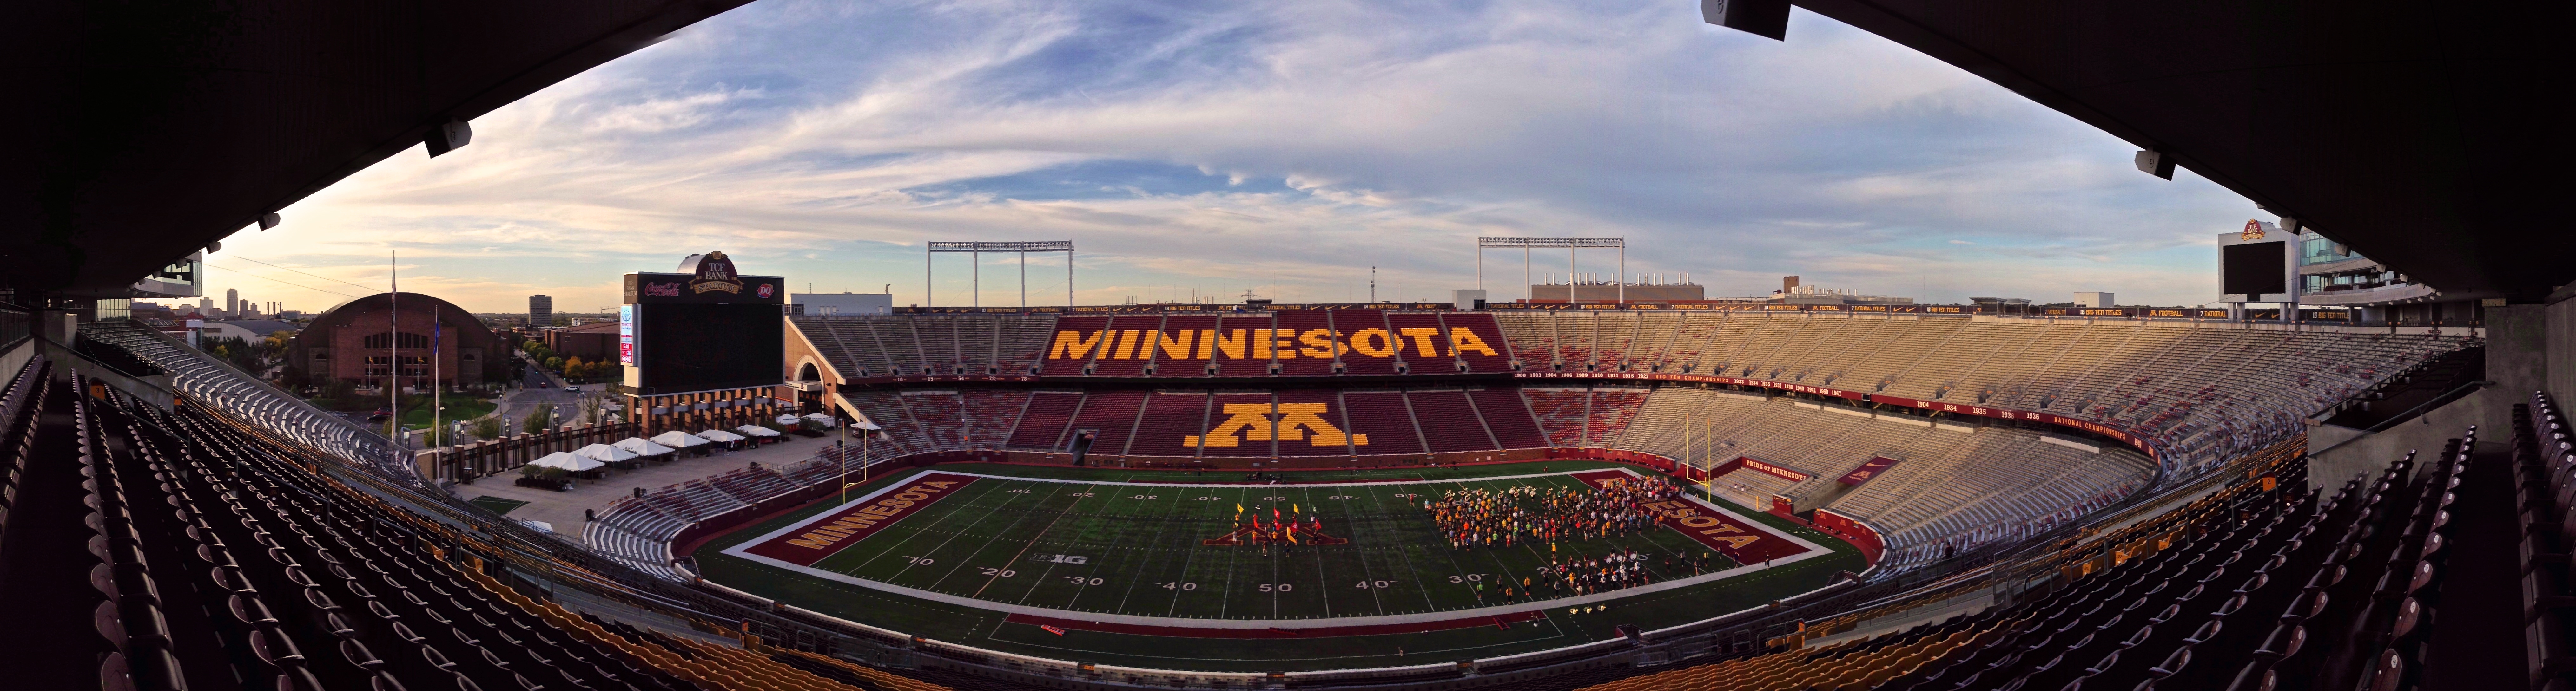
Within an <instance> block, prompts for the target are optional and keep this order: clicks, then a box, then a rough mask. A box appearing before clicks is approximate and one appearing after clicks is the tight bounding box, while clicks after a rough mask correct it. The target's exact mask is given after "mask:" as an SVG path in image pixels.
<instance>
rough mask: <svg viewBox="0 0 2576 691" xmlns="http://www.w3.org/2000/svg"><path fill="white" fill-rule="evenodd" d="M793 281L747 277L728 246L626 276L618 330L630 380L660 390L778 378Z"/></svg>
mask: <svg viewBox="0 0 2576 691" xmlns="http://www.w3.org/2000/svg"><path fill="white" fill-rule="evenodd" d="M786 285H787V282H786V279H785V278H783V277H779V276H744V275H742V274H741V273H740V272H738V271H736V270H735V269H734V265H733V260H732V259H731V258H728V257H726V256H725V254H724V253H723V252H708V253H706V254H692V255H689V257H688V258H687V259H685V260H682V261H681V262H680V268H679V271H678V272H675V273H640V272H639V273H631V274H627V275H626V304H625V305H624V306H622V307H620V308H619V309H618V328H617V334H618V359H619V361H620V362H621V363H623V364H625V365H626V386H627V387H628V388H630V389H632V390H633V391H634V392H635V393H637V394H642V395H655V394H675V393H689V392H694V391H713V390H720V389H738V388H745V387H753V386H769V385H773V384H777V383H779V382H780V381H782V376H781V374H780V372H781V367H782V365H781V363H782V362H783V358H784V357H785V356H784V355H783V352H784V349H785V346H786V343H785V337H784V335H783V329H784V328H785V327H783V326H782V325H781V322H780V320H781V319H782V315H783V314H784V313H785V309H786V307H785V305H786V289H785V286H786Z"/></svg>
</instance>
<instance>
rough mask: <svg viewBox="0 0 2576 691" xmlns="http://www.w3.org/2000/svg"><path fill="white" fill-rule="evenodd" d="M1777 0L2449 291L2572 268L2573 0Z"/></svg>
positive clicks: (2524, 291)
mask: <svg viewBox="0 0 2576 691" xmlns="http://www.w3.org/2000/svg"><path fill="white" fill-rule="evenodd" d="M1795 1H1796V4H1797V5H1798V6H1799V7H1804V8H1807V9H1809V10H1811V11H1814V12H1816V13H1817V14H1821V15H1824V16H1826V17H1830V18H1833V19H1835V20H1837V21H1841V22H1844V23H1846V24H1850V25H1852V26H1855V27H1859V28H1861V29H1863V30H1866V31H1869V32H1871V33H1875V34H1878V35H1880V36H1884V37H1886V38H1888V39H1891V40H1894V41H1896V42H1897V43H1900V44H1903V45H1905V46H1908V47H1911V48H1913V49H1915V50H1918V51H1922V52H1923V53H1925V54H1928V55H1931V56H1932V57H1935V58H1938V59H1940V60H1943V61H1945V62H1948V63H1950V64H1952V65H1956V66H1958V67H1960V68H1962V69H1965V70H1967V71H1969V72H1971V73H1974V74H1976V75H1978V76H1981V77H1985V78H1986V79H1989V80H1993V81H1994V82H1995V83H1997V84H2001V85H2003V86H2004V87H2006V88H2010V89H2012V90H2013V91H2015V92H2018V93H2020V94H2021V95H2023V96H2025V97H2028V98H2030V99H2031V100H2033V101H2037V102H2039V103H2040V104H2042V105H2046V106H2048V107H2050V108H2054V109H2056V110H2058V111H2060V112H2063V113H2066V114H2067V115H2070V116H2074V117H2075V118H2076V119H2077V120H2081V121H2083V122H2085V123H2088V124H2091V125H2093V126H2095V127H2099V128H2101V129H2102V130H2103V131H2106V132H2109V133H2111V134H2113V135H2116V136H2118V137H2120V138H2122V139H2126V140H2128V141H2129V142H2131V143H2133V144H2136V145H2138V147H2139V148H2141V149H2154V150H2157V151H2161V152H2165V153H2168V154H2170V155H2172V156H2173V157H2175V158H2176V159H2178V161H2179V163H2180V165H2181V167H2183V168H2186V169H2189V170H2190V171H2191V172H2193V173H2196V174H2199V175H2201V176H2203V177H2206V178H2209V179H2211V180H2214V181H2217V182H2218V183H2219V184H2220V185H2224V186H2226V187H2227V188H2228V189H2230V190H2234V191H2236V192H2237V193H2239V194H2243V195H2244V196H2246V197H2247V198H2249V199H2252V200H2254V201H2255V202H2256V203H2257V204H2260V205H2262V206H2263V207H2264V208H2266V209H2268V210H2270V211H2271V212H2273V213H2276V214H2280V215H2284V216H2290V217H2295V218H2298V219H2300V220H2301V221H2303V222H2305V223H2307V224H2308V225H2309V226H2310V228H2311V229H2312V230H2315V231H2318V232H2321V233H2323V234H2325V235H2326V236H2327V237H2330V238H2333V239H2335V240H2337V241H2341V242H2345V243H2348V244H2350V245H2351V246H2352V247H2353V248H2354V249H2355V250H2356V251H2358V252H2360V253H2361V254H2364V255H2368V256H2369V257H2370V258H2372V259H2374V260H2379V261H2381V262H2382V263H2385V264H2387V265H2388V266H2390V267H2393V268H2395V269H2396V270H2397V271H2399V272H2402V273H2405V274H2407V276H2408V277H2409V278H2412V279H2415V280H2419V281H2423V282H2425V283H2428V284H2430V285H2432V286H2434V287H2435V288H2438V289H2441V290H2443V291H2445V292H2446V293H2449V294H2460V293H2474V294H2484V295H2495V296H2510V297H2515V298H2519V299H2526V300H2527V299H2535V298H2539V297H2541V296H2543V295H2545V294H2547V293H2548V291H2549V290H2550V289H2551V287H2553V286H2557V285H2562V284H2566V283H2569V282H2571V281H2576V261H2570V257H2571V256H2576V254H2571V250H2576V233H2570V232H2567V231H2566V230H2565V225H2566V224H2567V223H2568V221H2567V218H2568V215H2569V213H2568V210H2567V207H2568V205H2567V203H2566V200H2567V199H2568V198H2570V193H2569V192H2568V189H2569V187H2570V182H2571V175H2570V172H2569V171H2570V170H2571V164H2570V163H2569V161H2570V155H2569V154H2570V153H2571V152H2570V149H2571V148H2576V147H2571V142H2576V131H2572V129H2571V127H2570V126H2569V125H2568V124H2567V122H2568V115H2567V113H2566V111H2564V110H2563V109H2561V108H2558V107H2555V106H2551V105H2549V104H2552V103H2556V102H2557V101H2558V99H2560V98H2565V97H2566V94H2568V93H2570V88H2569V87H2570V86H2571V82H2576V69H2571V67H2576V65H2571V64H2570V63H2571V58H2570V55H2571V52H2570V51H2568V50H2566V48H2565V38H2564V30H2565V27H2566V26H2568V25H2569V24H2570V22H2569V20H2570V19H2576V4H2571V3H2564V2H2554V3H2553V2H2513V1H2501V0H2465V1H2463V2H2450V3H2403V2H2389V1H2387V0H2376V1H2366V2H2359V3H2354V2H2337V1H2333V0H2284V1H2266V0H2252V1H2249V0H2177V1H2174V2H2145V3H2140V2H2104V1H2102V0H2074V1H2068V0H1996V1H1992V2H1969V3H1962V2H1955V1H1951V0H1795ZM1788 40H1791V41H1795V40H1798V37H1797V36H1795V35H1792V36H1789V37H1788ZM2230 229H2232V227H2230V228H2212V229H2211V231H2212V232H2217V231H2225V230H2230ZM2212 286H2213V287H2212V290H2213V291H2214V290H2215V278H2213V279H2212Z"/></svg>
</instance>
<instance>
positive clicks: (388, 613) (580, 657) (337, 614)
mask: <svg viewBox="0 0 2576 691" xmlns="http://www.w3.org/2000/svg"><path fill="white" fill-rule="evenodd" d="M42 382H43V379H40V378H32V377H31V378H25V379H20V380H16V381H13V382H12V388H13V390H14V389H15V387H17V386H19V385H31V386H39V387H41V386H42ZM68 383H69V384H70V386H68V387H51V388H45V389H44V391H43V393H44V395H43V397H42V399H41V401H40V402H39V405H40V406H41V408H42V409H43V410H44V411H45V415H44V419H45V420H46V421H45V422H44V424H43V426H44V427H46V428H47V429H46V430H45V431H43V432H40V436H42V437H43V438H42V439H40V440H39V442H38V444H37V445H36V446H35V449H34V453H31V454H13V458H14V460H17V461H20V462H21V465H23V466H24V467H25V470H26V479H27V480H28V481H29V482H28V483H27V484H28V486H27V487H26V490H27V491H25V492H21V493H19V494H18V498H19V499H20V500H22V501H21V502H20V506H19V507H13V508H23V509H26V510H23V511H13V512H12V513H11V516H10V518H11V519H12V522H13V525H11V526H10V528H11V530H10V531H9V535H10V536H11V538H12V544H9V545H8V546H7V550H6V551H5V555H6V558H7V559H8V560H9V562H10V564H9V565H10V566H13V567H17V568H11V569H9V570H8V576H7V578H6V579H5V580H0V595H6V596H7V599H8V601H9V602H11V603H13V604H12V608H11V618H10V620H11V624H10V626H8V627H5V628H6V629H7V630H8V633H7V634H6V635H7V636H8V637H9V640H8V643H9V645H7V646H5V648H0V664H6V665H7V667H8V669H9V670H10V672H9V675H10V681H9V683H10V685H12V686H15V687H19V688H46V689H56V688H60V689H76V688H105V689H145V690H152V691H160V690H173V689H189V688H196V689H219V688H253V687H255V688H264V689H291V690H298V691H302V690H313V691H319V690H322V689H370V688H372V689H403V688H416V689H417V688H457V689H535V688H546V687H563V688H590V689H654V690H662V689H669V690H677V689H690V688H742V687H744V686H746V685H744V684H740V683H731V682H733V681H735V680H732V679H727V678H726V677H728V676H739V675H736V674H734V673H732V672H729V671H726V670H714V669H707V668H706V667H704V666H691V665H683V664H674V661H672V660H669V659H665V658H655V657H651V656H636V655H632V654H629V653H628V652H627V651H625V650H622V649H619V648H616V647H614V646H607V645H602V644H601V641H600V640H599V639H598V638H597V637H596V636H595V635H593V634H592V633H590V632H589V631H585V630H582V629H580V628H576V627H567V626H565V621H564V619H565V617H564V612H563V610H562V609H561V608H559V607H557V606H555V605H553V604H552V603H540V602H536V601H533V600H530V599H528V598H525V597H522V596H520V595H518V594H517V593H516V592H514V591H513V590H512V588H511V587H509V586H506V585H503V584H502V583H501V582H500V581H498V580H495V579H494V578H492V577H491V576H489V575H487V574H484V573H481V572H479V571H478V570H477V569H479V568H481V567H482V566H483V562H481V561H480V560H479V559H472V558H463V559H462V560H460V557H459V556H458V554H457V552H456V551H454V550H455V548H456V547H457V546H458V545H459V543H458V542H456V541H455V540H454V539H453V538H452V537H450V536H449V535H448V534H443V533H439V532H435V531H432V530H430V529H429V527H430V525H431V524H428V523H424V522H421V521H418V520H417V519H416V517H415V518H406V517H410V516H412V515H411V514H409V513H408V512H406V511H403V510H400V509H396V508H395V507H394V505H389V504H385V503H381V502H379V501H376V500H375V499H373V498H372V497H370V496H368V495H365V494H360V493H352V492H349V491H348V490H347V489H346V488H345V487H344V486H341V485H339V484H337V482H338V481H337V480H334V479H331V478H329V477H328V476H325V475H321V474H317V473H315V472H313V470H312V469H311V468H310V467H307V466H303V465H299V464H298V463H297V462H295V461H293V460H290V459H289V458H287V457H284V456H281V455H278V454H276V453H274V451H273V450H272V449H270V448H268V447H266V446H264V445H263V444H261V443H259V442H257V441H254V440H252V439H250V438H248V437H246V436H244V435H243V434H242V433H240V432H239V431H238V430H237V429H236V428H234V427H232V426H231V425H229V424H226V423H224V422H221V421H218V420H216V419H214V418H210V417H207V416H205V415H204V414H202V413H199V412H195V409H194V408H190V407H185V406H183V407H182V408H181V409H180V410H179V411H178V412H176V413H166V412H163V411H161V410H159V409H156V408H152V407H149V406H143V405H137V404H136V403H135V402H134V401H133V399H131V398H129V397H127V396H124V395H122V394H121V393H118V392H115V391H114V390H112V389H106V388H103V387H101V388H92V387H89V386H87V382H86V381H84V379H83V378H81V377H79V376H78V375H77V374H73V375H71V379H70V380H69V382H68ZM84 544H86V545H87V547H86V548H85V547H84V546H83V545H84ZM73 555H79V556H77V557H75V556H73ZM75 560H85V561H86V562H87V563H88V564H89V566H88V567H85V568H84V567H79V566H78V565H77V564H76V563H75ZM39 566H43V567H48V568H37V567H39ZM807 688H823V687H807Z"/></svg>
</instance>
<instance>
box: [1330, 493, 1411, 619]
mask: <svg viewBox="0 0 2576 691" xmlns="http://www.w3.org/2000/svg"><path fill="white" fill-rule="evenodd" d="M1338 496H1340V497H1341V499H1339V500H1337V501H1338V502H1340V504H1341V505H1342V513H1344V514H1346V515H1358V512H1356V511H1352V510H1351V499H1352V496H1351V495H1350V494H1347V493H1345V494H1341V495H1338ZM1347 530H1348V532H1349V533H1350V534H1351V544H1352V545H1354V546H1357V545H1358V544H1359V538H1360V523H1359V521H1357V520H1353V521H1351V522H1350V528H1348V529H1347ZM1351 554H1352V555H1353V556H1355V557H1357V558H1358V559H1359V562H1360V577H1361V578H1365V579H1368V581H1369V583H1371V584H1372V585H1373V584H1375V583H1376V582H1377V580H1378V577H1377V571H1376V570H1375V569H1371V568H1369V556H1368V550H1367V549H1353V550H1351ZM1321 568H1322V567H1321V566H1320V565H1319V566H1318V567H1317V569H1318V570H1319V572H1320V570H1321ZM1390 575H1391V574H1390ZM1388 580H1389V581H1390V582H1392V581H1393V580H1394V579H1388ZM1329 586H1330V584H1327V587H1329ZM1380 590H1385V588H1369V589H1368V591H1369V593H1368V596H1369V607H1370V609H1372V610H1374V611H1376V612H1377V613H1378V614H1385V613H1386V598H1383V597H1379V596H1378V594H1377V591H1380Z"/></svg>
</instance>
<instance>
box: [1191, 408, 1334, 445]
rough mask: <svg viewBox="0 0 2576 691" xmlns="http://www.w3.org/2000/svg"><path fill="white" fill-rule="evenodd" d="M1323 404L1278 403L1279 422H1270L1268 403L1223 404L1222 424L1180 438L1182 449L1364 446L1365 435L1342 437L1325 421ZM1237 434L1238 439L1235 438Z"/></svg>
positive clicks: (1331, 424)
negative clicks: (1254, 444)
mask: <svg viewBox="0 0 2576 691" xmlns="http://www.w3.org/2000/svg"><path fill="white" fill-rule="evenodd" d="M1325 405H1326V404H1323V403H1281V404H1279V410H1278V413H1279V420H1278V422H1272V421H1271V420H1270V413H1271V410H1270V408H1271V406H1270V404H1268V403H1228V404H1225V414H1226V415H1228V416H1229V417H1227V418H1226V419H1225V422H1220V423H1217V426H1216V429H1211V430H1208V433H1207V436H1199V435H1195V434H1193V435H1189V436H1185V437H1181V445H1182V446H1200V447H1205V446H1235V445H1238V444H1240V443H1242V442H1246V441H1270V440H1272V439H1274V438H1275V439H1277V440H1279V441H1299V440H1305V441H1308V442H1312V443H1314V445H1316V446H1341V445H1344V444H1349V445H1352V446H1367V445H1368V435H1365V434H1344V433H1343V432H1342V430H1341V428H1338V427H1334V426H1333V423H1330V422H1325V421H1324V417H1323V413H1324V407H1325ZM1237 435H1241V436H1237Z"/></svg>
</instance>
